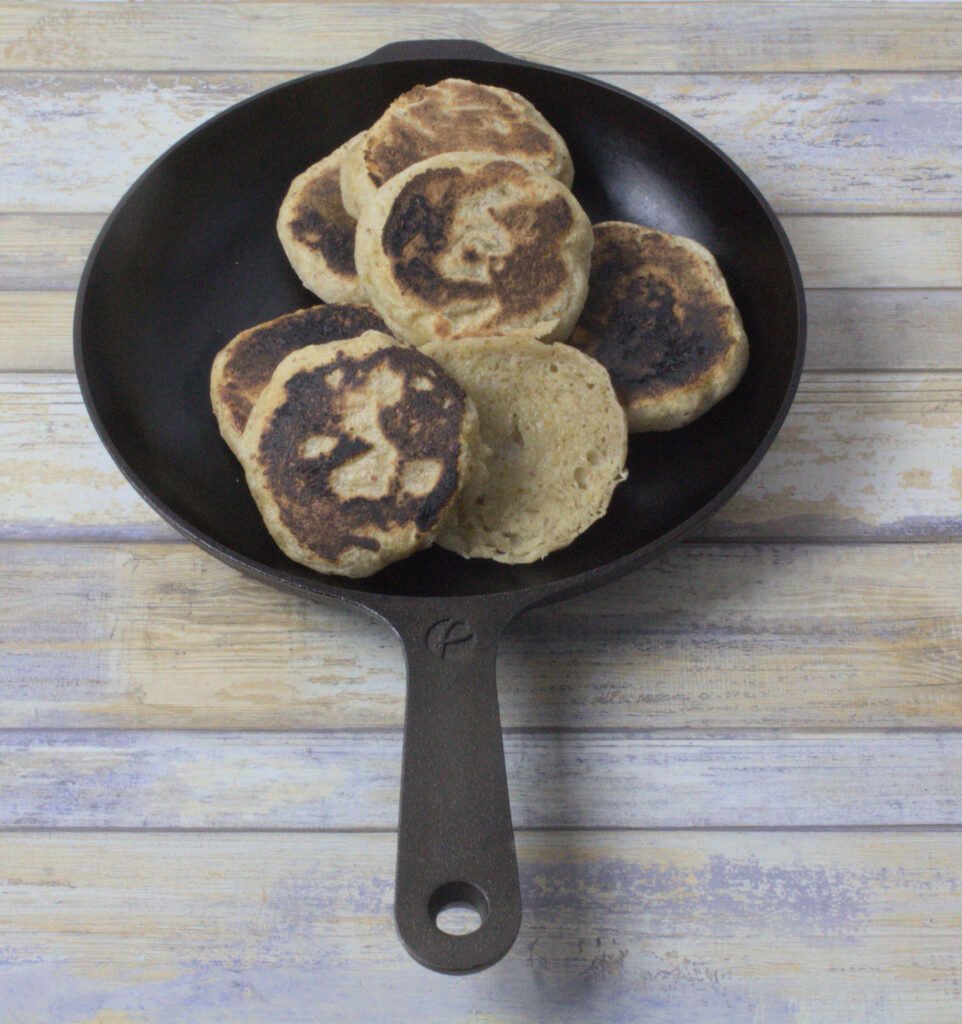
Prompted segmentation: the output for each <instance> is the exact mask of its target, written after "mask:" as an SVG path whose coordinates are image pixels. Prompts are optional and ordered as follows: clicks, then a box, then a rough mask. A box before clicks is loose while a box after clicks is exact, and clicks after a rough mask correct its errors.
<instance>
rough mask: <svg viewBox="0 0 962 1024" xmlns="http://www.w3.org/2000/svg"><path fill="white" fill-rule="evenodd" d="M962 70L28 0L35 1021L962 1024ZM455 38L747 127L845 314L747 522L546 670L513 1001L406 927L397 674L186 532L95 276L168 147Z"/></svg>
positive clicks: (6, 404) (10, 819)
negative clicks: (110, 358) (96, 264)
mask: <svg viewBox="0 0 962 1024" xmlns="http://www.w3.org/2000/svg"><path fill="white" fill-rule="evenodd" d="M960 35H962V7H960V5H958V4H933V3H908V4H906V3H886V4H878V3H873V4H864V3H841V4H827V3H807V4H779V3H756V4H746V3H726V4H720V3H715V2H711V0H707V2H701V3H697V4H688V3H644V4H642V3H621V2H618V3H610V2H607V0H596V2H573V3H561V2H554V0H550V2H549V0H537V2H532V3H515V2H511V0H494V2H487V3H484V4H481V5H480V6H479V5H476V4H473V3H469V2H467V0H465V2H461V0H457V2H453V3H452V2H448V3H443V4H428V3H424V2H423V0H407V2H403V3H399V4H395V5H388V4H384V3H383V2H380V3H377V2H366V0H358V2H353V3H346V2H337V3H331V4H324V5H317V4H310V3H304V2H299V0H293V2H277V3H274V2H271V0H262V2H247V0H237V2H233V0H221V2H210V0H180V2H169V3H168V2H160V0H147V2H143V3H138V4H121V3H112V2H110V3H108V2H96V0H90V2H88V0H80V2H73V3H67V2H60V3H50V2H46V0H42V2H35V3H31V4H25V3H17V2H10V0H8V2H0V138H2V139H3V143H4V149H3V158H2V160H0V608H2V614H0V693H2V697H3V700H2V701H0V832H2V836H3V842H2V843H0V1021H2V1024H181V1022H183V1021H188V1020H189V1021H190V1022H191V1024H214V1022H216V1024H221V1022H224V1024H226V1022H227V1021H230V1022H231V1024H244V1022H248V1021H249V1022H251V1024H254V1022H256V1024H269V1022H273V1021H278V1022H280V1021H283V1022H284V1024H308V1022H310V1024H335V1022H351V1021H356V1022H358V1024H361V1022H363V1024H370V1022H371V1021H372V1020H383V1021H391V1022H394V1021H397V1022H398V1024H405V1022H412V1024H413V1022H415V1021H416V1022H417V1024H424V1022H425V1021H432V1022H434V1021H437V1022H438V1024H441V1022H444V1024H447V1022H457V1024H522V1022H531V1024H534V1022H537V1024H542V1022H544V1021H552V1022H558V1024H569V1022H570V1024H585V1022H586V1021H591V1022H592V1024H606V1022H611V1024H628V1022H632V1024H634V1022H636V1021H646V1022H654V1024H679V1022H685V1024H702V1022H704V1024H719V1022H725V1024H757V1022H759V1021H764V1022H765V1024H789V1022H794V1024H803V1022H804V1024H808V1022H812V1024H815V1022H817V1024H861V1022H865V1024H916V1022H917V1024H958V1021H959V1006H960V999H962V996H960V992H962V940H960V936H962V896H960V893H962V878H960V868H959V864H960V860H959V856H958V854H959V849H960V845H959V844H960V842H962V828H960V826H962V822H960V813H962V791H960V788H959V783H958V779H959V777H960V769H962V763H960V762H962V741H960V736H962V670H960V667H959V666H960V664H962V657H960V654H962V587H960V586H959V580H960V579H962V565H960V560H962V545H959V544H958V543H956V542H957V541H958V539H959V538H960V536H962V530H960V526H962V514H960V509H962V363H960V352H962V345H960V341H962V334H960V326H959V325H960V323H962V157H960V154H962V121H960V119H959V117H958V110H959V107H960V103H962V83H960V78H959V69H960V65H962V51H960V49H959V44H958V39H959V38H960ZM431 36H434V37H439V36H447V37H457V36H461V37H472V38H479V39H484V40H487V41H488V42H490V43H492V44H493V45H495V46H498V47H500V48H502V49H504V50H505V51H507V52H512V53H516V54H519V55H521V56H528V57H531V58H533V59H536V60H542V61H545V62H547V63H554V64H558V65H560V66H564V67H569V68H572V69H576V70H582V71H586V72H588V73H592V74H595V75H598V76H600V77H603V78H605V79H607V80H608V81H610V82H612V83H614V84H616V85H619V86H622V87H624V88H627V89H629V90H632V91H634V92H636V93H637V94H639V95H642V96H645V97H647V98H649V99H650V100H652V101H654V102H655V103H658V104H660V105H662V106H663V107H665V108H666V109H668V110H670V111H672V112H673V113H675V114H677V115H678V116H680V117H681V118H682V119H684V120H685V121H686V122H688V123H689V124H691V125H692V126H693V127H695V128H696V129H698V130H700V131H701V132H703V133H704V134H706V135H707V136H708V137H709V138H711V139H712V140H713V141H714V142H716V143H717V144H719V145H720V146H721V147H722V148H723V149H724V150H725V151H726V152H727V153H729V155H730V156H732V157H733V158H734V159H735V160H736V162H738V163H739V164H740V165H741V166H742V167H743V168H744V169H745V170H746V171H747V172H748V173H749V175H750V176H751V177H752V178H753V180H754V181H755V182H756V184H758V185H759V187H760V188H761V189H762V191H763V192H764V193H765V195H766V197H767V198H768V199H769V200H770V201H771V202H772V204H773V205H774V207H775V208H776V210H777V211H778V212H779V214H780V215H781V217H782V219H783V223H784V224H785V227H786V229H787V231H788V233H789V236H790V237H791V239H792V242H793V244H794V246H795V248H796V251H797V253H798V256H799V259H800V262H801V266H802V272H803V276H804V278H805V282H806V286H807V289H808V293H807V294H808V302H809V314H810V335H809V355H808V361H807V372H806V375H805V378H804V380H803V384H802V388H801V391H800V394H799V396H798V399H797V401H796V404H795V406H794V408H793V410H792V413H791V415H790V417H789V419H788V421H787V423H786V425H785V428H784V430H783V432H782V434H781V435H780V437H779V439H778V441H777V443H776V445H775V447H774V448H773V449H772V451H771V452H770V453H769V454H768V455H767V456H766V458H765V460H764V461H763V463H762V465H761V466H760V467H759V469H758V470H757V472H756V473H755V474H754V476H753V477H752V478H751V479H750V480H749V481H748V483H747V484H746V485H745V487H744V488H743V489H742V490H741V492H740V493H739V494H738V495H737V496H736V497H735V498H734V499H733V500H732V501H731V502H730V503H729V505H728V506H727V507H726V508H724V509H723V510H721V512H720V513H719V514H718V516H716V517H715V518H714V519H713V520H712V521H711V522H710V523H707V524H705V526H703V527H702V529H701V531H700V533H699V535H698V536H697V537H696V538H695V539H694V541H689V542H687V543H686V544H684V545H683V546H681V547H679V548H676V549H674V550H672V551H671V552H668V553H667V554H666V555H664V556H663V557H662V558H661V559H659V560H658V561H657V562H656V563H654V564H652V565H650V566H647V567H645V568H643V569H641V570H640V571H638V572H637V573H635V574H633V575H632V576H630V577H628V578H626V579H624V580H621V581H618V582H616V583H613V584H610V585H608V586H606V587H604V588H602V589H601V590H599V591H597V592H594V593H591V594H588V595H585V596H583V597H580V598H577V599H574V600H571V601H567V602H563V603H561V604H559V605H556V606H553V607H550V608H545V609H539V610H536V611H534V612H531V613H528V614H526V615H524V616H522V617H521V618H520V619H519V620H518V621H517V622H516V623H515V624H513V625H512V626H511V627H510V628H509V630H508V632H507V635H506V636H505V638H504V639H503V641H502V644H501V650H500V657H499V687H500V694H501V706H502V712H503V718H504V721H505V724H506V726H507V734H506V749H507V754H508V767H509V773H510V779H511V787H512V797H513V801H514V813H515V820H516V822H518V823H519V824H521V825H522V826H524V828H523V829H522V830H521V831H520V832H519V834H518V847H519V855H520V861H521V874H522V886H523V890H524V900H525V917H524V923H523V927H522V933H521V936H520V938H519V940H518V943H517V945H516V946H515V948H514V950H513V951H512V953H511V954H510V955H509V956H508V958H507V959H506V960H505V961H504V962H503V963H502V964H500V965H498V966H497V967H496V968H494V969H493V970H491V971H489V972H486V973H484V974H481V975H478V976H476V977H471V978H441V977H434V976H430V977H428V976H426V975H425V973H424V972H423V971H422V970H421V969H420V968H418V967H417V966H416V965H414V963H413V962H412V961H410V960H409V958H408V957H407V956H406V954H405V953H404V952H403V950H402V949H401V947H400V945H399V944H398V942H397V940H396V938H395V935H394V930H393V926H392V923H391V914H390V904H391V897H392V883H393V872H394V856H395V836H394V835H393V833H392V832H391V830H392V829H393V826H394V821H395V816H396V802H397V789H398V752H399V744H400V725H401V722H402V718H403V691H404V679H403V657H402V654H401V650H400V645H399V643H398V641H397V640H396V638H395V637H394V636H393V634H391V633H390V632H389V631H388V629H387V627H386V626H384V625H383V624H381V623H378V622H375V621H374V620H372V619H370V618H368V617H366V616H364V615H362V614H361V613H359V612H356V611H352V610H350V609H345V608H340V607H333V606H329V605H313V604H310V603H309V602H306V601H303V600H299V599H295V598H293V597H288V596H286V595H282V594H279V593H277V592H275V591H274V590H272V589H270V588H268V587H266V586H263V585H260V584H257V583H255V582H253V581H250V580H247V579H245V578H244V577H242V576H240V575H239V574H238V573H236V572H235V571H233V570H231V569H228V568H226V567H225V566H223V565H221V564H220V563H219V562H217V561H216V560H214V559H213V558H211V557H209V556H208V555H206V554H204V553H203V552H201V551H199V550H197V549H196V548H193V547H191V546H189V545H187V544H184V543H182V542H179V540H178V538H177V537H176V535H175V534H174V533H173V531H172V530H170V529H169V528H168V527H167V526H165V525H164V524H162V523H161V521H160V520H159V519H158V518H157V517H156V516H155V515H154V514H153V513H152V512H150V511H149V510H148V509H147V506H146V505H144V504H143V503H142V502H141V501H140V499H138V498H137V497H136V496H135V494H134V492H133V490H132V489H131V488H130V487H129V486H128V485H127V484H126V483H125V482H124V481H123V480H122V478H121V477H120V475H119V473H118V472H117V471H116V469H115V468H114V467H113V464H112V463H111V461H110V459H109V457H108V456H107V455H106V453H105V452H104V450H103V448H102V446H101V445H100V443H99V442H98V441H97V440H96V438H95V435H94V432H93V430H92V428H91V427H90V425H89V422H88V420H87V418H86V414H85V412H84V409H83V406H82V403H81V401H80V398H79V394H78V391H77V386H76V382H75V379H74V377H73V373H72V356H71V320H72V315H73V303H74V294H73V292H74V289H75V288H76V285H77V281H78V278H79V274H80V270H81V267H82V265H83V261H84V259H85V258H86V255H87V253H88V251H89V248H90V246H91V244H92V242H93V239H94V237H95V234H96V232H97V230H98V229H99V227H100V225H101V224H102V222H103V219H104V216H105V214H106V212H107V211H108V210H110V209H111V208H112V206H113V205H114V203H115V202H116V201H117V199H118V198H119V197H120V195H121V194H122V193H123V192H124V191H125V190H126V189H127V188H128V187H129V185H130V184H131V182H132V181H133V180H134V179H135V177H136V176H137V175H138V174H139V173H140V171H141V170H143V169H144V168H145V167H146V166H147V165H148V164H149V163H150V162H151V161H152V160H153V159H154V158H155V157H156V156H158V155H159V154H160V153H162V152H163V151H164V150H165V149H166V148H167V147H168V146H169V145H171V144H172V143H174V142H175V141H176V140H177V139H179V138H180V137H182V136H183V135H184V134H185V133H186V132H187V131H188V130H190V129H191V128H193V127H194V126H195V125H197V124H199V123H201V122H202V121H204V120H205V119H207V118H209V117H210V116H212V115H214V114H216V113H217V112H218V111H220V110H222V109H224V108H226V107H227V106H229V105H230V104H232V103H234V102H237V101H239V100H242V99H244V98H246V97H247V96H250V95H253V94H255V93H256V92H258V91H260V90H261V89H264V88H266V87H268V86H270V85H273V84H276V83H278V82H282V81H285V80H287V79H289V78H291V77H292V76H294V75H296V74H298V73H300V72H302V71H312V70H315V69H319V68H324V67H329V66H333V65H335V64H338V63H341V62H343V61H345V60H349V59H351V58H353V57H358V56H361V55H363V54H365V53H367V52H369V51H370V50H372V49H374V48H375V47H377V46H379V45H381V44H382V43H385V42H388V41H391V40H393V39H399V38H404V37H410V38H413V37H431ZM225 340H226V339H225ZM783 541H799V542H804V543H783ZM827 541H830V542H833V543H824V542H827ZM840 541H844V542H845V543H834V542H840ZM886 541H898V542H899V543H885V542H886ZM869 542H870V543H869ZM165 730H169V731H165ZM718 826H724V827H726V828H727V827H729V826H730V830H728V831H725V830H718ZM847 826H859V827H858V828H856V829H851V828H848V827H847ZM906 826H910V827H906ZM145 828H148V829H151V830H152V831H143V830H144V829H145ZM184 829H187V830H188V831H182V830H184ZM64 830H67V831H64ZM236 830H249V831H236ZM325 830H327V831H325ZM344 830H358V831H344ZM531 830H535V831H531Z"/></svg>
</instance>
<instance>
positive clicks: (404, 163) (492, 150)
mask: <svg viewBox="0 0 962 1024" xmlns="http://www.w3.org/2000/svg"><path fill="white" fill-rule="evenodd" d="M455 150H461V151H464V150H472V151H475V152H485V153H488V154H489V155H497V156H502V157H507V158H509V159H511V160H520V161H524V162H527V163H530V164H531V165H532V166H534V167H536V168H538V169H539V170H541V171H544V172H545V173H546V174H549V175H551V177H553V178H557V179H558V180H559V181H561V182H563V183H564V184H565V185H567V186H568V187H569V188H570V187H571V182H572V181H573V179H574V168H573V166H572V163H571V156H570V154H569V153H568V147H567V146H566V145H565V142H564V139H562V138H561V136H560V135H559V134H558V133H557V132H556V131H555V130H554V128H552V127H551V125H550V124H548V122H547V121H546V120H545V119H544V118H543V117H542V116H541V114H539V113H538V111H537V110H535V108H534V107H533V106H532V105H531V104H530V103H529V102H528V101H527V100H526V99H525V98H524V97H523V96H519V95H518V94H517V93H516V92H510V91H509V90H508V89H499V88H497V87H496V86H492V85H478V84H477V83H476V82H469V81H466V80H465V79H462V78H446V79H445V80H444V81H442V82H438V83H437V84H436V85H430V86H427V85H418V86H415V87H414V88H413V89H411V90H410V91H409V92H406V93H404V94H403V95H401V96H399V97H398V98H397V99H396V100H395V101H394V102H393V103H392V104H391V105H390V106H389V107H388V108H387V110H386V111H385V112H384V114H383V115H382V116H381V117H380V118H379V119H378V120H377V121H376V122H375V123H374V124H373V125H372V126H371V128H370V130H369V131H368V132H367V134H366V135H365V137H364V139H363V141H362V142H361V143H359V144H358V145H357V146H354V147H352V149H351V151H350V152H349V153H348V156H347V159H346V160H345V163H344V167H343V170H342V171H341V195H342V198H343V202H344V208H345V209H346V210H347V211H348V212H349V213H350V214H351V215H352V216H353V217H360V215H361V210H363V209H364V206H365V204H366V203H367V202H368V200H369V199H371V198H373V196H374V193H375V192H377V190H378V189H379V188H380V187H381V186H382V185H383V184H384V183H385V182H387V181H388V180H390V179H391V178H392V177H394V175H395V174H399V173H400V172H401V171H403V170H404V169H405V168H406V167H410V166H411V164H416V163H418V161H420V160H424V159H426V158H427V157H430V156H436V155H437V154H438V153H451V152H454V151H455Z"/></svg>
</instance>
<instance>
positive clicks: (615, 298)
mask: <svg viewBox="0 0 962 1024" xmlns="http://www.w3.org/2000/svg"><path fill="white" fill-rule="evenodd" d="M594 233H595V245H594V250H593V252H592V257H591V276H590V278H589V284H588V300H587V302H586V303H585V307H584V309H583V311H582V313H581V318H580V319H579V321H578V324H577V326H576V327H575V330H574V333H573V334H572V336H571V338H570V339H569V343H570V344H571V345H574V346H576V347H577V348H579V349H581V351H583V352H586V353H588V355H590V356H593V357H594V358H595V359H597V360H598V361H599V362H600V363H602V364H603V365H604V366H605V367H606V369H607V370H608V372H609V373H610V374H611V379H612V381H613V383H614V386H615V391H616V392H617V393H618V397H619V399H620V400H621V402H622V404H623V405H624V406H625V409H626V411H627V414H628V427H629V429H630V430H632V431H645V430H672V429H674V428H676V427H682V426H684V425H685V424H686V423H691V422H692V420H694V419H696V418H697V417H699V416H701V415H702V414H703V413H705V412H707V411H708V410H709V409H710V408H711V407H712V406H713V405H714V404H715V403H716V402H718V401H719V400H720V399H722V398H724V397H725V395H727V394H728V393H729V392H730V391H731V390H732V389H733V388H734V387H735V385H736V384H738V382H739V380H740V379H741V377H742V374H743V373H744V372H745V367H746V366H747V364H748V338H747V337H746V335H745V328H744V327H743V326H742V320H741V317H740V316H739V314H738V310H737V309H736V308H735V303H734V302H733V301H732V297H731V294H730V292H729V291H728V285H727V284H726V283H725V279H724V277H723V276H722V272H721V270H720V269H719V267H718V264H717V262H716V261H715V257H714V256H712V254H711V253H710V252H709V251H708V250H707V249H706V248H705V247H704V246H702V245H699V244H698V243H697V242H694V241H692V240H691V239H690V238H682V237H680V236H677V235H669V234H665V233H664V232H662V231H655V230H653V229H651V228H645V227H640V226H639V225H637V224H626V223H623V222H620V221H609V222H606V223H604V224H597V225H595V229H594Z"/></svg>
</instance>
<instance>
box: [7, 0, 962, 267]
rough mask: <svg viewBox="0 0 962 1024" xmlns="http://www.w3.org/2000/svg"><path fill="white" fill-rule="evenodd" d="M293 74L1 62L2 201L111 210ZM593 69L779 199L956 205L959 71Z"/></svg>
mask: <svg viewBox="0 0 962 1024" xmlns="http://www.w3.org/2000/svg"><path fill="white" fill-rule="evenodd" d="M29 6H32V5H29ZM82 6H83V5H82ZM107 6H109V7H111V8H114V9H115V10H118V9H119V10H123V7H122V6H121V5H117V4H109V5H107ZM145 6H146V5H143V4H142V5H139V7H138V8H137V9H138V10H142V9H144V7H145ZM175 6H176V5H175ZM626 6H630V5H626ZM643 6H646V5H643ZM683 6H684V5H683ZM765 6H777V5H765ZM700 8H703V5H698V6H697V7H696V6H695V5H692V10H695V11H697V10H699V9H700ZM562 9H563V8H562ZM133 10H135V9H134V8H130V11H131V12H132V11H133ZM126 16H127V17H131V16H133V15H132V14H128V15H126ZM605 31H606V33H610V32H611V31H612V30H611V29H610V28H609V27H606V29H605ZM252 38H259V36H254V37H252ZM612 38H614V36H613V35H612ZM318 66H320V67H323V64H319V65H318ZM569 66H570V65H569ZM290 77H291V76H290V74H289V73H288V74H283V73H270V74H258V73H253V72H249V73H242V74H230V75H224V74H213V73H205V74H184V75H172V74H162V73H161V74H150V75H145V74H135V73H131V74H116V75H110V76H104V75H95V74H80V73H77V74H69V75H64V74H14V73H6V74H3V73H0V137H3V138H4V139H5V140H6V144H7V146H8V147H9V150H10V151H11V152H12V153H14V154H15V157H14V159H12V160H10V159H8V160H5V161H4V163H3V165H0V211H4V212H19V213H27V212H34V211H37V212H42V211H47V212H60V213H75V212H79V211H83V212H95V211H96V212H106V211H107V210H109V209H111V208H112V207H113V206H114V204H115V203H116V202H117V200H118V199H119V198H120V197H121V195H122V194H123V193H124V192H125V191H126V190H127V188H128V187H129V186H130V185H131V184H132V183H133V181H134V180H135V179H136V177H137V176H138V175H139V174H140V173H141V171H143V170H144V169H146V167H147V166H148V165H149V164H150V163H151V161H153V160H154V159H155V158H156V157H158V156H160V154H161V153H163V152H164V151H165V150H166V149H167V148H168V147H169V146H170V145H172V144H173V143H174V142H176V141H177V140H178V139H180V138H181V137H182V136H183V135H184V134H186V133H187V132H188V131H189V130H190V129H192V128H194V127H196V126H197V125H198V124H200V123H201V122H203V121H205V120H206V119H207V118H209V117H211V116H212V115H213V114H215V113H218V112H219V111H221V110H223V109H225V108H226V107H228V106H230V105H231V104H233V103H236V102H238V101H239V100H242V99H245V98H247V97H248V96H250V95H253V94H254V93H256V92H259V91H260V90H262V89H265V88H267V87H268V86H271V85H275V84H277V83H278V82H281V81H285V80H287V79H288V78H290ZM602 77H604V78H605V79H606V80H608V81H611V82H612V83H614V84H615V85H619V86H622V87H623V88H626V89H629V90H631V91H633V92H635V93H637V94H639V95H641V96H644V97H645V98H647V99H649V100H651V101H652V102H654V103H657V104H658V105H660V106H663V107H664V108H665V109H667V110H669V111H670V112H672V113H674V114H676V115H678V116H679V117H681V118H682V119H683V120H685V121H686V122H687V123H688V124H690V125H691V126H692V127H693V128H696V129H698V130H699V131H701V132H702V133H704V134H706V135H707V136H708V137H709V138H710V139H711V140H712V141H713V142H715V143H716V144H718V145H719V146H721V148H722V149H723V150H725V152H726V153H728V155H729V156H731V157H732V158H733V159H734V160H735V161H736V162H737V163H738V164H739V165H740V166H742V167H743V169H744V170H745V171H746V172H747V173H748V174H749V175H750V176H751V177H752V179H753V180H754V181H755V183H756V184H757V185H758V186H759V188H761V190H762V191H763V192H764V193H765V195H766V197H767V198H768V199H769V201H770V202H771V203H772V204H773V205H774V207H775V209H776V210H777V211H778V212H780V213H818V212H823V213H846V212H858V213H886V212H915V213H919V212H928V213H959V212H960V211H962V123H960V119H959V117H958V108H959V104H960V102H962V81H960V79H959V76H958V75H957V74H866V75H851V74H848V73H845V74H833V75H821V74H820V75H797V74H778V75H715V74H702V75H695V76H688V75H685V76H678V75H665V74H657V75H637V74H631V75H610V74H609V75H604V76H602ZM322 155H323V154H322V153H318V158H320V157H321V156H322ZM575 172H576V177H577V168H575ZM576 187H577V186H576ZM281 198H282V196H278V202H280V199H281ZM957 237H958V236H957V235H956V238H957ZM956 251H958V249H957V243H956ZM930 258H934V257H930Z"/></svg>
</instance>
